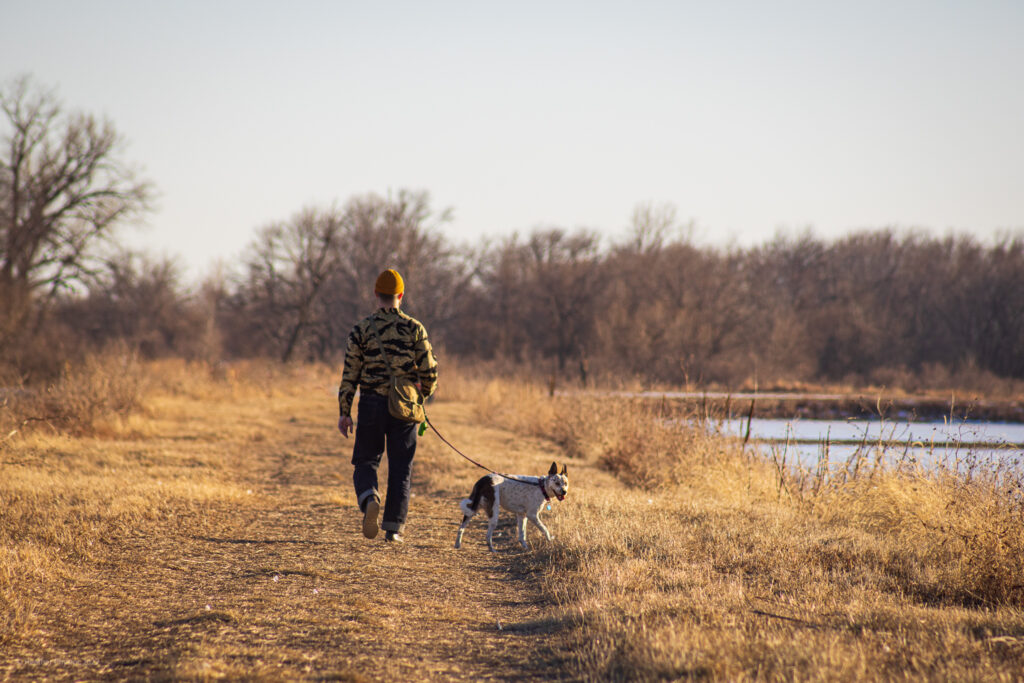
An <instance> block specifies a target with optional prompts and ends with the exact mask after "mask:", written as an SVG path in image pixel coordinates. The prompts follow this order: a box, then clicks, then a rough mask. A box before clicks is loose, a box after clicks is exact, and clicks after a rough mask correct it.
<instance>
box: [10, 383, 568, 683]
mask: <svg viewBox="0 0 1024 683" xmlns="http://www.w3.org/2000/svg"><path fill="white" fill-rule="evenodd" d="M332 409H333V404H332V401H331V400H330V398H329V397H324V396H316V397H315V398H309V397H283V398H282V397H275V398H273V399H270V400H267V401H264V402H252V403H242V404H240V405H238V406H237V410H236V411H234V414H236V415H237V420H238V421H239V422H240V423H247V424H248V425H249V426H248V427H244V428H242V429H241V430H239V428H238V425H232V429H231V430H227V431H230V433H231V434H234V435H236V436H231V437H218V436H217V435H218V433H219V432H220V431H221V430H220V429H219V427H218V420H221V421H222V420H223V416H222V415H220V414H213V413H210V412H209V411H206V410H204V406H203V405H202V404H200V403H188V402H187V401H184V399H182V400H180V401H178V402H177V403H176V404H175V410H168V411H167V414H166V416H163V417H162V418H161V420H160V421H159V422H158V424H157V426H156V431H157V433H156V434H155V435H150V436H148V437H147V439H146V440H145V441H144V442H141V443H142V445H143V446H144V448H145V452H154V451H156V450H160V449H163V450H164V451H167V452H169V451H174V452H178V451H176V450H175V449H178V450H179V451H183V452H184V451H187V450H188V449H189V448H197V449H198V448H203V449H215V450H216V452H217V453H218V454H219V457H220V459H221V461H222V462H223V463H224V465H223V466H224V475H225V476H226V477H227V478H229V479H232V480H234V481H235V482H238V483H240V485H241V486H244V487H245V488H246V489H248V490H249V491H251V492H252V494H251V496H250V498H251V503H250V502H249V500H248V499H247V500H246V504H243V505H227V504H222V505H218V506H215V507H213V508H204V509H200V510H191V511H189V510H182V511H181V514H180V516H179V518H178V520H168V522H167V524H166V525H164V526H163V528H164V529H165V531H164V532H163V533H161V534H158V535H156V536H134V537H125V538H116V539H109V543H110V545H111V547H110V552H109V553H107V555H106V557H107V558H108V559H107V560H106V561H105V563H104V564H103V565H101V566H99V567H96V568H95V571H90V572H89V574H90V578H89V580H84V581H83V580H76V581H70V582H69V583H68V585H67V586H66V587H65V589H64V590H63V591H62V595H60V596H55V598H56V599H54V600H52V601H49V602H48V603H47V605H48V606H46V607H43V608H41V609H42V610H44V611H47V610H49V611H48V612H47V613H46V614H43V615H40V616H39V618H40V620H41V621H44V622H45V623H47V624H48V629H47V633H46V637H43V638H40V639H39V641H38V642H33V643H29V644H24V645H19V646H17V647H16V648H15V649H14V650H13V651H8V652H7V653H6V654H3V655H0V676H3V675H4V674H6V677H9V678H15V679H20V678H33V679H35V678H73V679H82V678H85V679H104V678H109V679H123V678H139V677H142V678H157V679H164V678H216V677H221V676H226V677H230V678H239V677H244V678H250V677H254V678H269V679H316V680H511V679H523V678H530V679H549V680H555V679H564V678H568V677H571V674H570V673H569V672H568V671H567V670H566V669H565V667H564V666H561V665H562V664H564V662H563V661H562V660H561V658H560V655H559V648H558V642H559V639H558V630H559V623H560V622H559V621H558V619H557V617H556V615H555V614H554V613H553V611H552V609H551V608H550V607H549V606H546V605H544V604H543V603H542V602H540V600H539V593H538V592H537V590H536V587H535V586H534V585H533V582H532V576H533V573H534V572H536V571H539V568H538V567H537V566H535V565H534V564H533V563H531V557H532V554H531V553H529V552H522V551H520V550H519V549H518V545H517V544H516V543H515V542H514V537H513V535H514V531H513V530H512V528H511V523H510V520H509V521H506V522H505V523H503V525H502V530H503V532H502V535H501V537H500V538H499V540H498V544H499V549H500V550H499V552H497V553H493V554H492V553H489V552H487V550H486V545H485V544H484V540H483V526H482V525H483V523H482V521H476V522H475V524H474V526H473V527H471V528H470V530H469V531H468V532H467V536H466V541H465V543H464V547H463V548H462V549H461V550H458V551H456V550H455V549H454V548H453V542H454V532H455V526H456V523H457V521H458V519H459V518H460V514H459V512H458V509H457V500H458V499H459V498H460V497H462V496H463V495H465V493H466V492H468V490H469V488H470V487H471V485H472V482H473V481H474V480H475V479H476V478H477V477H478V476H480V474H482V472H481V470H479V469H476V468H474V467H473V466H472V465H470V464H468V463H466V462H465V461H463V460H461V459H459V458H458V457H457V456H455V455H454V454H453V453H451V451H448V450H447V449H446V447H445V446H443V445H442V444H441V443H440V442H439V441H438V440H437V439H436V438H428V437H424V438H423V439H421V441H420V446H419V450H418V452H417V460H416V465H415V478H414V485H413V491H414V496H415V497H414V498H413V500H412V505H411V511H410V519H409V521H408V523H407V528H406V539H407V542H406V543H405V544H404V545H403V546H392V545H390V544H385V543H384V542H383V540H382V539H383V534H381V535H380V536H378V538H377V539H375V540H373V541H370V540H366V539H364V538H363V537H362V536H361V535H360V533H359V522H360V517H359V514H358V511H357V510H356V508H355V504H354V500H353V498H354V496H353V495H352V493H351V490H350V489H351V484H350V483H349V482H350V476H351V466H350V465H349V457H350V454H351V441H350V440H349V441H345V440H344V439H342V438H341V437H340V436H339V435H338V433H337V431H336V430H335V428H334V423H335V419H336V418H335V416H334V413H333V410H332ZM432 415H433V419H434V421H435V422H436V423H437V424H438V425H445V430H444V431H445V432H446V436H447V437H449V438H450V439H452V440H454V441H456V442H457V443H458V444H459V445H460V446H462V447H464V448H465V449H467V450H468V451H470V452H472V453H475V454H487V455H488V456H489V457H491V458H492V459H493V460H494V462H495V463H498V462H500V466H501V467H508V468H509V469H512V470H513V471H517V472H528V473H536V472H540V471H542V470H543V469H546V466H547V464H548V463H550V461H551V460H552V459H555V458H556V457H557V454H554V453H553V452H552V451H551V449H550V448H549V447H546V446H545V444H543V443H541V442H538V441H535V440H526V441H518V440H517V439H516V438H515V437H514V436H513V435H511V434H509V433H505V432H502V431H500V430H494V429H487V428H481V427H478V426H474V425H473V424H472V421H471V419H470V417H469V416H470V413H469V411H468V409H467V408H466V406H463V405H460V404H451V403H447V404H446V403H439V404H436V405H435V406H434V408H433V410H432ZM239 433H243V434H247V436H245V438H242V437H239V436H237V434H239ZM218 439H220V440H218ZM118 447H121V448H125V447H132V444H127V445H125V444H120V445H119V446H118ZM136 447H139V448H141V447H142V446H140V445H138V444H136ZM381 474H382V475H384V472H382V473H381ZM385 478H386V477H384V476H382V481H384V480H385ZM546 518H547V519H548V520H550V521H551V524H550V526H551V527H552V529H553V531H554V532H555V533H556V534H557V533H558V510H557V508H556V509H555V510H554V511H552V512H549V513H546ZM530 533H531V535H530V538H531V541H532V542H533V543H534V544H539V543H542V542H543V540H542V539H541V538H540V536H539V535H537V532H536V531H535V530H531V532H530Z"/></svg>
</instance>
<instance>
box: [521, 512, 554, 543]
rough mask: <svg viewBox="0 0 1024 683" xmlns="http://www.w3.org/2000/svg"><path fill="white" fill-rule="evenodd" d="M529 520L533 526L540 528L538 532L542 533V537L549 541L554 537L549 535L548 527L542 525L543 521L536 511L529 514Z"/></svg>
mask: <svg viewBox="0 0 1024 683" xmlns="http://www.w3.org/2000/svg"><path fill="white" fill-rule="evenodd" d="M530 521H531V522H533V525H534V526H535V527H537V528H538V529H540V532H541V533H542V534H544V537H545V538H547V539H548V540H549V541H550V540H551V539H552V538H554V537H553V536H552V535H551V532H550V531H548V528H547V527H546V526H544V522H542V521H540V515H539V514H538V513H536V512H534V513H533V514H532V515H530ZM524 526H525V523H524Z"/></svg>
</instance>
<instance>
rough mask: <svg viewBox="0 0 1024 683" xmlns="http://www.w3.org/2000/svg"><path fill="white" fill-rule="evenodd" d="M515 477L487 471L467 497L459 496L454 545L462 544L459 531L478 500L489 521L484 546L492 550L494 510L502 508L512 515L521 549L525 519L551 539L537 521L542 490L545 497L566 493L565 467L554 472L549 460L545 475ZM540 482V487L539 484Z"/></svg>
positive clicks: (541, 503)
mask: <svg viewBox="0 0 1024 683" xmlns="http://www.w3.org/2000/svg"><path fill="white" fill-rule="evenodd" d="M511 476H514V477H515V479H508V478H506V477H503V476H501V475H497V474H488V475H486V476H484V477H481V478H480V479H479V480H478V481H477V482H476V485H475V486H473V492H472V493H471V494H470V497H469V498H463V499H462V502H460V503H459V507H460V508H462V513H463V515H464V516H463V518H462V524H460V525H459V532H458V535H457V536H456V537H455V547H456V548H461V547H462V534H463V532H464V531H465V530H466V526H467V525H468V524H469V520H470V519H472V518H473V516H474V515H476V513H477V512H478V511H479V509H480V506H481V503H483V504H484V511H485V513H486V514H488V515H489V518H490V521H489V522H488V524H487V546H488V547H489V548H490V549H491V551H494V541H493V538H494V529H495V527H497V526H498V511H499V510H500V509H501V508H505V509H506V510H508V511H509V512H513V513H515V515H516V528H517V529H518V531H519V543H520V544H521V545H522V546H523V548H528V547H529V546H527V544H526V520H530V521H531V522H533V525H534V526H536V527H537V528H538V529H540V531H541V533H542V534H544V536H545V538H547V539H548V540H549V541H550V540H551V538H552V536H551V532H550V531H548V528H547V527H546V526H544V523H543V522H541V521H540V510H541V508H542V507H543V506H544V504H545V503H546V502H547V500H548V499H546V498H545V497H544V493H545V491H546V492H547V495H548V496H549V497H553V498H557V499H558V500H562V499H564V498H565V495H566V494H567V493H568V492H569V475H568V468H567V467H565V466H564V465H563V466H562V471H561V472H559V471H558V465H557V464H556V463H551V469H550V470H549V471H548V473H547V475H546V476H543V477H529V476H520V475H518V474H517V475H511ZM541 484H543V488H542V487H541Z"/></svg>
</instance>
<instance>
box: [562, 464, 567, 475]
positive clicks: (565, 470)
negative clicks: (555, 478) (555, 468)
mask: <svg viewBox="0 0 1024 683" xmlns="http://www.w3.org/2000/svg"><path fill="white" fill-rule="evenodd" d="M562 476H563V477H567V476H569V466H568V465H562Z"/></svg>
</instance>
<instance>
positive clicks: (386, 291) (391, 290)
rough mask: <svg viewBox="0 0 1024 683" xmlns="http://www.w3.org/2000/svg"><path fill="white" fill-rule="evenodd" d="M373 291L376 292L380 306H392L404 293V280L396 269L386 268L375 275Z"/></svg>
mask: <svg viewBox="0 0 1024 683" xmlns="http://www.w3.org/2000/svg"><path fill="white" fill-rule="evenodd" d="M373 291H374V292H375V293H376V294H377V300H378V301H379V302H380V305H381V306H385V307H387V308H394V307H397V306H398V305H399V304H400V303H401V301H402V297H403V296H404V295H405V282H403V281H402V276H401V275H399V274H398V271H397V270H395V269H393V268H388V269H387V270H385V271H384V272H382V273H381V274H380V275H378V276H377V282H376V284H375V285H374V286H373Z"/></svg>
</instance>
